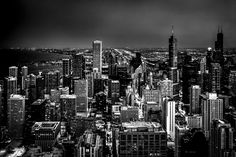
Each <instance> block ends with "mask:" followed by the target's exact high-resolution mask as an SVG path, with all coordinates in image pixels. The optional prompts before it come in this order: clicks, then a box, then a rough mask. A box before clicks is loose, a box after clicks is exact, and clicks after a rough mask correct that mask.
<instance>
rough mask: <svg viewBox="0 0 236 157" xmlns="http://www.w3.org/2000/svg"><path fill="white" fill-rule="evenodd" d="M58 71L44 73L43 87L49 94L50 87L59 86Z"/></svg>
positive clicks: (55, 87)
mask: <svg viewBox="0 0 236 157" xmlns="http://www.w3.org/2000/svg"><path fill="white" fill-rule="evenodd" d="M59 73H60V72H59V71H57V70H56V71H50V72H48V73H46V74H45V77H44V78H45V88H46V93H47V94H49V93H50V91H51V89H57V88H58V86H59V79H60V76H59Z"/></svg>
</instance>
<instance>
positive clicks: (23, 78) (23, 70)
mask: <svg viewBox="0 0 236 157" xmlns="http://www.w3.org/2000/svg"><path fill="white" fill-rule="evenodd" d="M27 75H28V67H27V66H23V67H21V90H22V91H23V90H26V79H27Z"/></svg>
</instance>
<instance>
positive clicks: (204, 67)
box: [200, 57, 207, 74]
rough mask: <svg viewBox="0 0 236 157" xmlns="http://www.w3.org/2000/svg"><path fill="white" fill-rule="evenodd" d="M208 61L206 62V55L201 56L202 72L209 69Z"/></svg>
mask: <svg viewBox="0 0 236 157" xmlns="http://www.w3.org/2000/svg"><path fill="white" fill-rule="evenodd" d="M206 63H207V62H206V57H203V58H201V60H200V71H201V73H202V74H203V73H205V72H206V70H207V66H206Z"/></svg>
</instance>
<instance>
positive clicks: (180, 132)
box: [175, 124, 189, 157]
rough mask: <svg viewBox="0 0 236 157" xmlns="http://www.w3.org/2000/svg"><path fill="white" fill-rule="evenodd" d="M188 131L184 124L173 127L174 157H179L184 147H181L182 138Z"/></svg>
mask: <svg viewBox="0 0 236 157" xmlns="http://www.w3.org/2000/svg"><path fill="white" fill-rule="evenodd" d="M188 130H189V128H188V127H187V125H185V124H176V125H175V157H181V155H182V154H183V150H184V147H183V145H182V141H183V137H184V135H185V134H186V132H187V131H188Z"/></svg>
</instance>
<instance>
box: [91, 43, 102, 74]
mask: <svg viewBox="0 0 236 157" xmlns="http://www.w3.org/2000/svg"><path fill="white" fill-rule="evenodd" d="M93 68H97V69H98V72H102V41H99V40H95V41H93Z"/></svg>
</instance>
